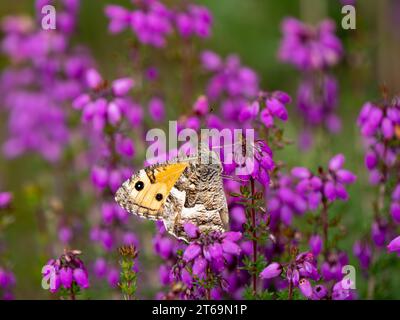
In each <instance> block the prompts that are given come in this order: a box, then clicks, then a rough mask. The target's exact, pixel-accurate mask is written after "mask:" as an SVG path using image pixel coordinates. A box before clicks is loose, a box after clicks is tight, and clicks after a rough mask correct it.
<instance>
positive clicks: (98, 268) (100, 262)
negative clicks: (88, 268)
mask: <svg viewBox="0 0 400 320" xmlns="http://www.w3.org/2000/svg"><path fill="white" fill-rule="evenodd" d="M93 271H94V274H95V275H96V277H98V278H102V277H104V276H105V275H106V273H107V262H106V260H105V259H104V258H98V259H96V261H95V263H94V266H93Z"/></svg>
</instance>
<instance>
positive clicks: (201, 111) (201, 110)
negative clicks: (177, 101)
mask: <svg viewBox="0 0 400 320" xmlns="http://www.w3.org/2000/svg"><path fill="white" fill-rule="evenodd" d="M193 111H194V112H195V113H196V114H198V115H200V116H204V115H206V114H207V113H208V99H207V97H206V96H200V97H198V98H197V100H196V102H195V103H194V105H193Z"/></svg>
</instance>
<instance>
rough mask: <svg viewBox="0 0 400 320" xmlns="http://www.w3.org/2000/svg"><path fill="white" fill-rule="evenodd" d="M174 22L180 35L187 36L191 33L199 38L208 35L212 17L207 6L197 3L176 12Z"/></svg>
mask: <svg viewBox="0 0 400 320" xmlns="http://www.w3.org/2000/svg"><path fill="white" fill-rule="evenodd" d="M175 23H176V26H177V29H178V31H179V33H180V34H181V35H182V37H184V38H187V37H190V36H192V35H193V34H195V35H197V36H199V37H200V38H207V37H209V35H210V32H211V31H210V30H211V25H212V17H211V14H210V12H209V11H208V9H207V8H205V7H202V6H197V5H189V6H188V11H187V12H178V13H177V14H176V16H175Z"/></svg>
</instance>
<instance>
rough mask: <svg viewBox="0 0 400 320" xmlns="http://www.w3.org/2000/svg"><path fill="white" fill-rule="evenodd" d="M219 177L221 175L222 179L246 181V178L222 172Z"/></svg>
mask: <svg viewBox="0 0 400 320" xmlns="http://www.w3.org/2000/svg"><path fill="white" fill-rule="evenodd" d="M221 177H222V179H227V180H232V181H235V182H239V183H242V182H247V180H244V179H240V178H239V177H235V176H230V175H227V174H222V175H221Z"/></svg>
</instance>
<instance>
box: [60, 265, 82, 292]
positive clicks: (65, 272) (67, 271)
mask: <svg viewBox="0 0 400 320" xmlns="http://www.w3.org/2000/svg"><path fill="white" fill-rule="evenodd" d="M74 272H75V271H74ZM60 281H61V285H62V286H64V288H70V287H71V285H72V281H73V279H72V269H71V268H68V267H64V268H61V269H60ZM78 285H79V283H78Z"/></svg>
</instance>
